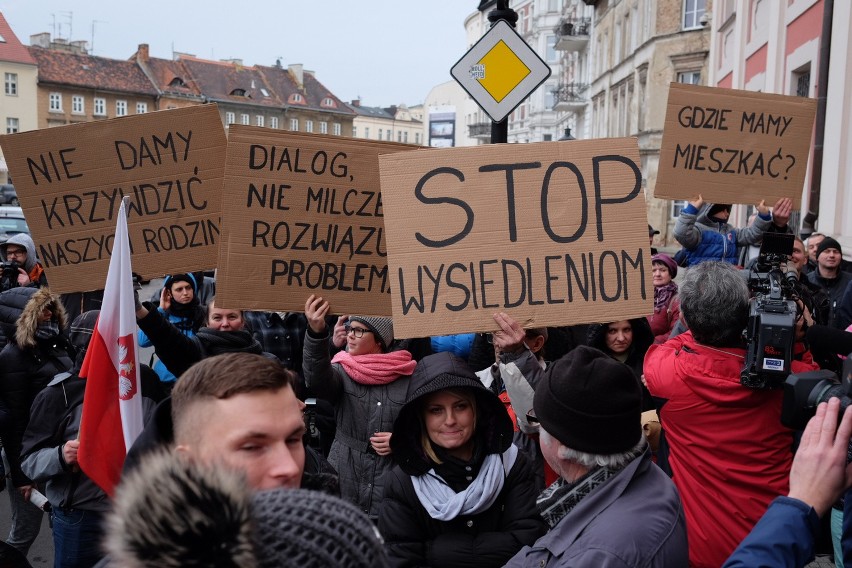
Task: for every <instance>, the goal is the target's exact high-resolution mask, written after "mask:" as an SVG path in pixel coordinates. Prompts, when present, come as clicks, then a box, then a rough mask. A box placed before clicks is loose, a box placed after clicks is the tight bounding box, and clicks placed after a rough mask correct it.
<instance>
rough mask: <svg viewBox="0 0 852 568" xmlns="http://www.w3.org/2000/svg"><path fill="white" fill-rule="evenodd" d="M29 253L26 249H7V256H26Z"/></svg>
mask: <svg viewBox="0 0 852 568" xmlns="http://www.w3.org/2000/svg"><path fill="white" fill-rule="evenodd" d="M26 254H27V251H26V250H24V249H6V256H25V255H26Z"/></svg>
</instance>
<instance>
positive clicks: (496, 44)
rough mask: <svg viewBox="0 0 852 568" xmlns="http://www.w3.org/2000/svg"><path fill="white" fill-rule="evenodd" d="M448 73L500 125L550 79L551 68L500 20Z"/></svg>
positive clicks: (507, 24) (509, 26)
mask: <svg viewBox="0 0 852 568" xmlns="http://www.w3.org/2000/svg"><path fill="white" fill-rule="evenodd" d="M450 74H451V75H452V76H453V77H454V78H455V80H456V81H458V82H459V84H460V85H461V86H462V87H463V88H464V90H465V91H467V92H468V94H469V95H470V96H471V97H472V98H473V100H475V101H476V103H477V104H478V105H479V106H480V107H482V110H484V111H485V112H486V113H488V116H490V117H491V120H493V121H494V122H500V121H501V120H503V119H504V118H506V116H508V114H509V113H510V112H512V111H513V110H514V109H515V107H516V106H518V105H519V104H521V102H522V101H523V100H524V99H525V98H527V97H528V96H529V94H530V93H532V92H533V91H534V90H535V89H536V88H537V87H538V86H539V85H541V84H542V83H543V82H544V81H545V79H547V78H548V77H550V67H548V66H547V63H545V62H544V61H542V59H541V57H539V56H538V54H537V53H536V52H535V51H533V49H532V48H531V47H530V46H529V45H527V43H526V42H525V41H524V39H523V38H522V37H521V36H520V35H518V32H516V31H515V29H514V28H513V27H512V26H511V25H509V23H508V22H506V21H505V20H499V21H498V22H497V23H496V24H495V25H494V27H492V28H491V29H490V30H488V32H487V33H486V34H485V35H484V36H482V37H481V38H480V39H479V41H478V42H476V44H474V46H473V47H471V48H470V50H469V51H468V52H467V53H466V54H465V55H464V57H462V58H461V59H459V61H458V63H456V64H455V65H454V66H453V68H452V69H450Z"/></svg>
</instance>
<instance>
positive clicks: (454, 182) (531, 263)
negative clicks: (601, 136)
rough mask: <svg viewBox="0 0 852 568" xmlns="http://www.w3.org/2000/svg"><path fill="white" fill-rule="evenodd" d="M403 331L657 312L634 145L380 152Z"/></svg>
mask: <svg viewBox="0 0 852 568" xmlns="http://www.w3.org/2000/svg"><path fill="white" fill-rule="evenodd" d="M379 165H380V168H381V183H382V196H383V200H384V207H385V219H384V220H385V231H386V236H387V247H388V274H389V281H390V282H389V284H390V295H391V307H392V309H393V320H394V333H395V335H396V336H397V337H428V336H430V335H444V334H449V333H463V332H472V331H489V330H493V329H494V328H495V323H494V320H493V314H494V313H495V312H498V311H506V312H508V313H509V314H510V315H512V317H514V318H515V319H516V320H518V321H519V322H521V324H522V325H524V327H539V326H548V325H568V324H578V323H590V322H607V321H617V320H623V319H628V318H632V317H641V316H645V315H647V314H650V313H651V312H652V311H653V297H654V288H653V285H652V283H651V256H650V249H649V246H648V236H647V233H646V228H647V227H646V225H647V222H646V215H645V198H644V195H643V192H642V174H641V172H640V169H639V148H638V145H637V143H636V139H635V138H615V139H606V140H589V141H572V142H543V143H537V144H512V145H508V144H494V145H486V146H478V147H475V148H446V149H437V150H415V151H413V152H405V153H397V154H388V155H382V156H379Z"/></svg>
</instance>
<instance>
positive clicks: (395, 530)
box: [379, 353, 545, 566]
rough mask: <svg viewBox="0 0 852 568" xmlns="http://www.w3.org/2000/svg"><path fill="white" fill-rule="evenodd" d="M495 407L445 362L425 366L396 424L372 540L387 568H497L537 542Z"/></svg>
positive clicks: (527, 485)
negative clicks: (377, 536)
mask: <svg viewBox="0 0 852 568" xmlns="http://www.w3.org/2000/svg"><path fill="white" fill-rule="evenodd" d="M512 434H513V428H512V422H511V419H510V418H509V415H508V413H507V412H506V411H505V409H504V407H503V403H502V402H501V401H500V399H499V398H498V397H497V396H496V395H495V394H494V393H492V392H491V391H490V390H488V389H487V388H486V387H484V386H483V385H482V383H480V382H479V379H478V378H477V376H476V374H475V373H474V372H473V370H472V369H471V368H470V367H469V366H468V365H467V364H466V363H465V362H464V361H462V360H461V359H459V358H458V357H456V356H454V355H451V354H450V353H437V354H434V355H429V356H427V357H425V358H423V359H422V360H421V361H420V362H419V363H418V364H417V369H415V371H414V374H413V375H412V377H411V382H410V384H409V387H408V396H407V399H406V403H405V406H404V407H403V408H402V410H401V411H400V413H399V417H398V418H397V420H396V422H395V423H394V427H393V437H392V438H391V449H392V450H393V454H394V456H395V460H396V463H397V465H396V466H395V467H394V468H393V469H392V470H391V471H390V473H388V475H387V476H386V479H385V492H384V498H383V500H382V508H381V512H380V514H379V531H380V532H381V533H382V536H383V537H384V538H385V546H386V549H387V552H388V557H389V558H390V563H391V565H392V566H502V565H503V564H505V563H506V561H508V560H509V559H510V558H511V557H512V556H513V555H514V554H515V553H517V552H518V551H519V550H520V549H521V548H522V547H523V546H525V545H529V544H532V543H533V542H535V540H536V539H537V538H538V537H539V536H541V535H542V534H544V532H545V524H544V521H543V520H542V519H541V517H540V516H539V513H538V510H537V509H536V505H535V499H536V488H535V476H534V474H533V469H532V465H531V463H530V462H529V461H528V459H527V458H526V457H525V455H524V454H523V453H521V452H519V451H518V449H517V447H516V446H514V445H513V444H512Z"/></svg>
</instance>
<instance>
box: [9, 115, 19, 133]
mask: <svg viewBox="0 0 852 568" xmlns="http://www.w3.org/2000/svg"><path fill="white" fill-rule="evenodd" d="M18 130H20V123H19V122H18V119H17V118H12V117H11V116H9V117H7V118H6V134H14V133H15V132H17V131H18Z"/></svg>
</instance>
